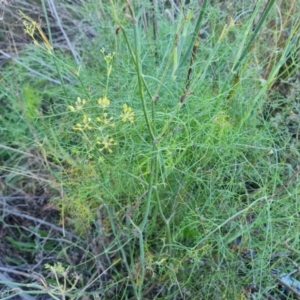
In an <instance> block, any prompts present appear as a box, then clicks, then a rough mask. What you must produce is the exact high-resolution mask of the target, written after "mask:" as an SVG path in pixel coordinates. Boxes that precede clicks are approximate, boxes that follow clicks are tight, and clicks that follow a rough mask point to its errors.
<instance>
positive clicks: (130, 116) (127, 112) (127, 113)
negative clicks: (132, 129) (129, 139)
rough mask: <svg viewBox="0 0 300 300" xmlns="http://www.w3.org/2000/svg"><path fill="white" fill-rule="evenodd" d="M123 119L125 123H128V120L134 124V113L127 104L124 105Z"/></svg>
mask: <svg viewBox="0 0 300 300" xmlns="http://www.w3.org/2000/svg"><path fill="white" fill-rule="evenodd" d="M121 119H122V121H123V122H126V121H127V120H128V121H129V122H130V123H133V121H134V112H133V111H132V108H131V107H129V106H127V104H124V105H123V113H121Z"/></svg>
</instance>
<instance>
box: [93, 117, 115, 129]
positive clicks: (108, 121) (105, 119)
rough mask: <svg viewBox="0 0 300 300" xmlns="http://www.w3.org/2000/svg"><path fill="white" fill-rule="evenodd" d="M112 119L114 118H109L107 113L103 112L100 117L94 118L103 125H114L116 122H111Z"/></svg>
mask: <svg viewBox="0 0 300 300" xmlns="http://www.w3.org/2000/svg"><path fill="white" fill-rule="evenodd" d="M113 119H114V118H113V117H110V118H109V117H108V114H107V113H104V114H103V117H102V118H100V117H97V118H96V120H97V121H98V122H102V123H103V125H104V126H110V127H115V126H116V124H115V123H112V121H113ZM98 129H100V130H102V127H99V128H98Z"/></svg>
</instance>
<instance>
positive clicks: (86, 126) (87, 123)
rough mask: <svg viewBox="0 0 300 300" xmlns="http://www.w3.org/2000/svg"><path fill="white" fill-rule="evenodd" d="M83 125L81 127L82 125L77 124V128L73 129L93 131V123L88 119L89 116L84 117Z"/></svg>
mask: <svg viewBox="0 0 300 300" xmlns="http://www.w3.org/2000/svg"><path fill="white" fill-rule="evenodd" d="M82 122H83V125H81V124H80V123H77V124H76V125H75V127H73V129H74V130H81V131H82V130H84V129H87V130H92V129H93V127H92V126H90V123H91V118H89V117H87V115H84V116H83V120H82Z"/></svg>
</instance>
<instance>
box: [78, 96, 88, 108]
mask: <svg viewBox="0 0 300 300" xmlns="http://www.w3.org/2000/svg"><path fill="white" fill-rule="evenodd" d="M85 103H86V100H85V99H82V100H81V99H80V98H79V97H77V101H76V110H80V109H82V108H83V106H84V104H85Z"/></svg>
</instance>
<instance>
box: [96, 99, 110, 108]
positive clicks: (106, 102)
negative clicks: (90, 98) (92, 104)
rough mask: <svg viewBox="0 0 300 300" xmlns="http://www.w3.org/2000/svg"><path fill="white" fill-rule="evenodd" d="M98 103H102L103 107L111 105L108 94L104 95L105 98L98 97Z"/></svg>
mask: <svg viewBox="0 0 300 300" xmlns="http://www.w3.org/2000/svg"><path fill="white" fill-rule="evenodd" d="M98 104H99V105H100V107H101V108H103V109H106V108H107V107H108V106H109V104H110V101H109V100H108V98H107V97H106V96H104V97H103V98H99V99H98Z"/></svg>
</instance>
